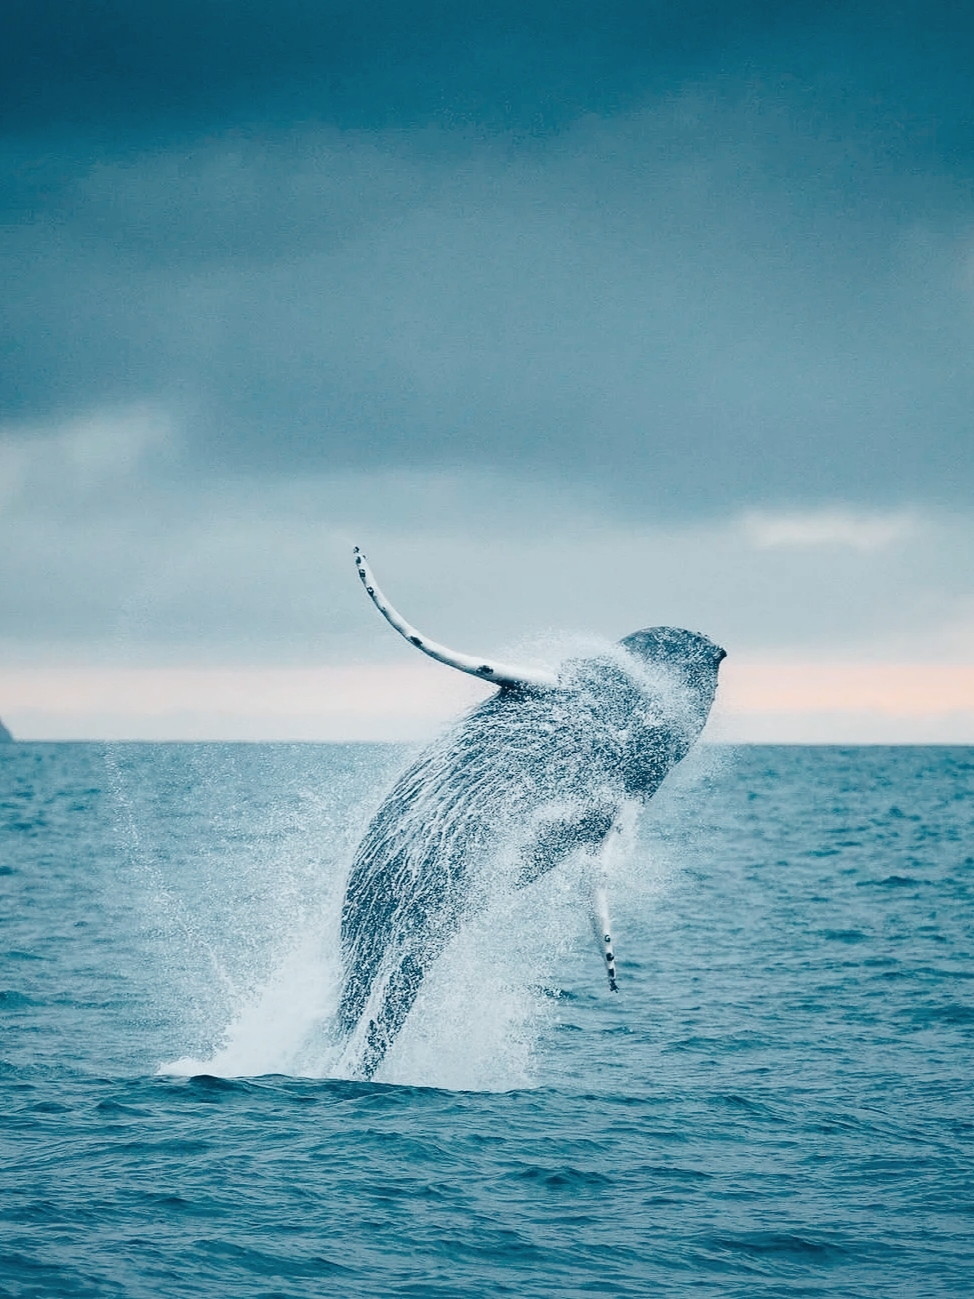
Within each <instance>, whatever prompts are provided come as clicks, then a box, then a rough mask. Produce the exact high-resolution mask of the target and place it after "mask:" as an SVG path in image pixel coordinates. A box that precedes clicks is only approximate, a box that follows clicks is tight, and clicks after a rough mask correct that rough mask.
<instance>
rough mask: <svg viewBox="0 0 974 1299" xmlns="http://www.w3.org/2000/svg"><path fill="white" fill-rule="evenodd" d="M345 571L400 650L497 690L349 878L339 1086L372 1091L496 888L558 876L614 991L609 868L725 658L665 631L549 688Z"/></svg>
mask: <svg viewBox="0 0 974 1299" xmlns="http://www.w3.org/2000/svg"><path fill="white" fill-rule="evenodd" d="M354 559H355V565H356V568H357V570H358V575H359V577H360V579H361V581H362V584H363V586H364V587H365V590H366V593H367V594H368V596H369V598H370V599H371V601H372V603H373V604H374V605H375V607H376V609H377V610H378V611H379V613H380V614H382V616H383V617H384V618H385V619H386V621H387V622H388V623H389V624H390V625H391V626H392V627H393V628H395V630H396V631H397V632H398V633H399V634H400V635H401V636H402V637H404V638H405V639H406V640H407V641H408V642H409V643H410V644H411V645H412V646H413V647H414V648H416V649H417V650H419V651H421V652H422V653H424V654H426V655H428V656H429V657H430V658H432V659H434V660H436V661H437V662H440V663H442V664H444V665H445V666H447V667H451V668H454V669H456V670H458V671H461V672H465V673H468V674H470V675H472V676H475V677H479V678H480V679H481V680H483V681H485V682H490V683H492V684H493V685H494V686H495V687H496V689H495V690H494V692H493V693H492V694H491V695H490V696H489V697H488V698H487V699H485V700H484V701H483V702H481V703H480V704H478V705H476V706H475V707H474V708H472V709H471V710H470V711H469V712H468V713H467V714H466V715H465V716H464V717H462V718H461V719H460V720H459V721H457V722H456V723H455V724H454V725H453V726H451V727H449V728H448V729H447V730H446V731H445V732H444V733H443V734H442V735H440V736H439V737H438V738H437V739H436V740H434V741H433V743H432V744H430V745H429V747H427V748H426V749H425V750H423V751H422V752H421V753H420V754H419V756H418V757H416V759H415V760H414V761H413V762H412V763H411V764H410V765H409V766H408V767H407V769H406V770H405V771H404V772H403V773H402V774H401V775H400V776H399V777H398V779H397V780H396V781H395V783H394V785H393V787H392V788H391V789H390V791H389V793H388V794H387V795H386V797H385V798H384V800H383V801H382V803H381V804H380V806H379V807H378V809H377V811H376V812H375V814H374V816H373V817H372V819H371V821H370V822H369V824H368V826H367V827H366V829H365V832H364V834H363V836H362V838H361V841H360V843H359V845H358V848H357V850H356V852H355V854H354V858H353V860H352V864H351V869H350V872H349V875H348V879H347V883H346V887H345V893H344V899H343V903H342V912H341V956H342V969H343V974H342V986H341V992H340V998H339V1004H338V1012H337V1029H338V1035H339V1040H340V1043H341V1045H342V1051H343V1054H342V1059H343V1061H344V1071H345V1072H346V1074H347V1075H348V1076H350V1077H355V1078H360V1079H366V1080H368V1079H371V1078H373V1076H374V1075H375V1073H376V1071H377V1070H378V1069H379V1067H380V1066H381V1064H382V1062H383V1060H384V1059H385V1056H386V1054H387V1052H388V1051H389V1048H390V1047H391V1046H392V1044H393V1042H394V1041H395V1040H396V1038H397V1036H398V1035H399V1033H400V1032H401V1030H402V1028H403V1025H404V1024H405V1022H406V1020H407V1018H408V1016H409V1014H410V1011H411V1010H412V1008H413V1006H414V1004H415V1002H416V999H417V996H418V995H419V992H420V989H421V987H422V983H423V979H424V977H425V976H426V974H427V973H428V971H429V970H430V969H431V968H432V966H433V965H434V963H435V962H437V961H438V960H440V959H441V958H442V957H443V955H444V953H445V951H446V950H447V948H448V946H449V944H450V941H451V939H452V938H453V937H454V936H455V935H456V934H457V933H458V931H459V930H460V929H461V927H462V926H463V924H464V923H465V922H466V921H467V920H469V919H470V918H472V917H473V916H475V915H476V914H478V913H479V912H480V911H481V909H482V908H483V907H485V906H486V905H487V904H488V901H489V899H490V897H491V896H496V890H497V888H498V886H499V884H500V886H501V887H507V888H510V889H511V890H519V889H525V888H530V887H531V885H533V884H535V883H536V882H537V881H538V880H540V879H541V878H542V877H543V876H544V875H546V874H547V873H548V872H549V871H551V870H554V869H556V868H557V867H558V866H559V865H560V864H562V863H565V862H566V861H567V860H568V859H569V858H572V859H573V860H574V863H575V865H576V867H578V868H579V874H580V877H581V878H583V879H584V880H585V881H586V882H587V883H586V887H587V890H588V894H589V906H590V912H591V918H592V923H593V926H594V930H595V934H596V938H597V941H598V945H599V950H600V952H601V957H602V963H603V966H604V972H605V976H606V978H607V980H608V986H609V989H610V991H612V992H616V991H618V988H619V976H618V971H617V959H616V951H615V942H614V938H613V933H612V924H611V918H610V911H609V903H608V895H609V889H610V886H611V878H612V866H613V861H614V860H615V858H616V857H617V856H618V854H619V853H620V852H624V851H625V850H626V849H625V844H626V843H627V841H628V839H629V837H630V836H631V834H632V832H633V827H634V825H635V823H636V820H637V818H638V815H639V812H640V810H641V808H642V807H643V806H645V804H646V803H647V802H648V801H649V799H651V798H652V796H653V795H654V794H655V793H656V791H657V790H658V789H659V787H660V785H661V784H662V782H663V780H664V778H665V777H666V775H667V773H668V772H669V771H670V770H671V769H672V768H673V767H674V766H675V765H676V764H677V763H678V762H680V761H681V760H682V759H683V758H684V757H685V756H686V754H687V753H688V752H689V751H690V749H691V747H692V745H693V744H694V742H695V741H696V739H697V738H698V736H699V735H700V732H701V731H702V730H703V727H704V725H705V723H706V721H707V718H708V716H709V713H710V710H711V707H712V705H713V702H714V698H715V694H716V690H717V680H718V668H719V665H720V663H721V662H722V660H723V659H724V658H725V657H726V654H725V651H724V650H723V649H722V648H721V647H720V646H719V645H717V644H716V643H715V642H714V641H712V640H711V639H710V638H709V637H707V636H705V635H703V634H701V633H699V632H692V631H688V630H685V629H682V628H676V627H649V628H645V629H643V630H641V631H636V632H633V633H632V634H631V635H629V636H626V637H624V638H623V639H622V640H621V641H619V642H618V643H617V644H615V645H612V646H611V647H608V648H607V649H606V650H605V651H604V652H600V653H597V654H593V655H591V656H588V657H580V658H575V659H569V660H568V661H566V662H565V663H563V664H562V665H561V666H560V667H559V669H558V670H557V671H553V670H548V669H543V668H536V667H531V666H523V667H522V666H518V665H516V664H509V663H504V662H500V661H497V660H494V659H492V658H489V657H479V656H475V655H468V654H462V653H459V652H457V651H454V650H451V649H449V648H447V647H446V646H445V645H442V644H440V643H438V642H436V641H433V640H431V639H430V638H428V637H427V636H425V635H423V634H422V633H420V632H419V631H418V630H417V629H416V628H415V627H414V626H412V624H410V623H408V622H407V621H406V620H405V618H403V617H402V615H401V614H400V613H399V612H398V611H397V610H396V609H395V607H394V606H393V605H392V604H391V603H390V601H389V600H388V599H387V598H386V596H385V595H384V593H383V592H382V590H381V589H380V587H379V586H378V584H377V582H376V579H375V575H374V573H373V572H372V569H371V567H370V565H369V562H368V560H367V559H366V557H365V555H364V554H363V552H362V551H361V549H360V548H359V547H355V551H354ZM498 877H500V879H499V878H498Z"/></svg>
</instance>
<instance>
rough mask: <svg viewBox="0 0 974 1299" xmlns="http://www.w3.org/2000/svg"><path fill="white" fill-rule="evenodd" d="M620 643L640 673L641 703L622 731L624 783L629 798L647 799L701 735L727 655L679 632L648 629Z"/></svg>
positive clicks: (679, 629)
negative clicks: (641, 684)
mask: <svg viewBox="0 0 974 1299" xmlns="http://www.w3.org/2000/svg"><path fill="white" fill-rule="evenodd" d="M620 644H621V646H622V648H623V649H625V650H626V651H628V653H629V654H630V655H632V657H633V658H634V659H635V660H636V664H637V666H638V667H639V668H642V669H644V672H642V673H640V675H641V676H642V677H643V678H644V686H643V689H642V690H641V691H640V700H639V704H638V705H637V706H636V707H635V708H634V709H633V710H632V712H631V714H630V717H629V719H628V722H627V726H626V737H625V743H624V746H623V762H622V766H623V778H624V781H625V786H626V790H627V792H628V793H630V794H633V795H641V796H643V797H649V795H651V794H652V793H653V792H654V791H655V790H656V789H657V788H658V786H659V784H660V782H661V780H662V779H663V776H664V775H665V774H666V772H667V771H668V770H669V768H670V767H671V766H672V765H673V764H674V763H675V762H679V761H680V759H681V758H683V757H684V756H685V754H686V753H687V752H688V751H689V749H690V747H691V745H692V744H693V742H694V741H695V740H696V738H697V736H698V735H699V734H700V732H701V731H702V730H703V728H704V725H705V724H706V721H707V718H708V716H709V714H710V709H711V706H712V705H713V702H714V696H715V694H716V692H717V670H718V668H719V667H720V664H721V662H722V661H723V660H724V659H725V658H726V657H727V653H726V651H725V650H723V649H721V647H720V646H719V645H716V644H715V643H714V642H713V641H712V640H711V639H710V638H709V637H708V636H703V635H701V634H700V633H699V632H693V631H686V630H685V629H684V628H682V627H647V628H644V629H643V630H642V631H635V632H633V633H632V635H630V636H626V637H624V638H623V640H622V641H620Z"/></svg>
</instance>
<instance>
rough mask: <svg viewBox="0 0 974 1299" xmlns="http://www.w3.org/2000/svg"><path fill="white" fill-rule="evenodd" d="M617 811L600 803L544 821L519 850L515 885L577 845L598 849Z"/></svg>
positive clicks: (539, 872)
mask: <svg viewBox="0 0 974 1299" xmlns="http://www.w3.org/2000/svg"><path fill="white" fill-rule="evenodd" d="M617 812H618V809H617V808H616V807H614V806H612V805H611V804H603V805H602V806H599V807H593V808H591V809H590V810H588V811H586V812H582V813H579V815H578V816H574V817H559V818H558V820H555V821H546V822H544V823H543V824H542V826H541V827H540V829H539V830H538V832H537V833H536V834H535V836H534V837H533V839H532V840H531V842H530V843H529V844H528V846H527V847H526V848H525V850H524V852H523V854H522V866H521V871H520V874H519V875H518V877H517V887H518V888H524V887H526V885H528V884H533V883H534V881H535V880H537V879H540V878H541V876H542V875H546V874H547V873H548V871H550V870H551V869H552V867H554V866H557V865H558V863H559V862H560V861H563V860H564V859H565V858H566V857H567V856H568V855H569V853H572V852H574V851H575V850H576V849H577V848H583V849H585V850H586V851H588V852H595V851H597V850H599V849H601V848H602V847H603V845H604V843H605V840H606V837H607V836H608V835H609V834H610V833H611V832H612V829H613V825H614V823H615V819H616V815H617Z"/></svg>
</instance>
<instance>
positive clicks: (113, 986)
mask: <svg viewBox="0 0 974 1299" xmlns="http://www.w3.org/2000/svg"><path fill="white" fill-rule="evenodd" d="M408 756H409V754H408V751H406V750H404V749H402V748H399V747H395V746H380V745H344V746H343V745H261V744H255V745H218V744H210V745H202V744H200V745H177V744H40V743H28V744H15V745H4V746H0V815H2V824H3V830H2V838H0V893H2V899H3V901H2V907H0V923H2V951H0V1013H2V1025H3V1030H2V1032H3V1036H2V1045H0V1087H2V1094H0V1115H2V1170H3V1171H2V1178H0V1193H2V1198H0V1206H2V1224H0V1295H2V1296H18V1297H26V1296H31V1297H34V1296H37V1297H44V1299H48V1297H53V1299H59V1297H60V1296H84V1297H86V1299H87V1297H89V1296H90V1297H92V1299H93V1297H95V1296H124V1297H125V1299H141V1297H142V1296H165V1297H167V1299H179V1297H180V1296H184V1295H185V1296H191V1295H206V1296H213V1295H226V1296H233V1297H234V1299H257V1297H258V1296H260V1297H261V1299H272V1297H274V1299H276V1297H278V1296H281V1297H283V1296H288V1297H291V1296H294V1297H295V1299H298V1297H302V1296H385V1295H390V1296H416V1297H425V1296H430V1297H433V1296H437V1297H439V1296H442V1297H443V1299H446V1297H447V1296H470V1297H472V1299H480V1297H481V1296H483V1297H484V1299H486V1297H487V1296H518V1299H529V1297H534V1296H537V1297H538V1299H541V1297H544V1299H551V1297H552V1296H566V1297H567V1296H600V1297H601V1296H607V1297H619V1296H633V1297H635V1296H639V1297H644V1296H694V1297H697V1296H699V1297H700V1299H705V1297H708V1299H709V1297H710V1296H713V1297H714V1299H717V1297H720V1299H752V1297H759V1296H761V1297H763V1296H769V1297H770V1296H811V1295H828V1296H843V1297H844V1296H863V1297H866V1296H869V1297H874V1299H893V1297H894V1296H904V1299H906V1297H908V1299H922V1297H923V1296H935V1295H936V1296H951V1297H952V1299H956V1297H957V1296H965V1295H974V749H965V748H920V747H909V748H905V747H904V748H881V747H869V748H828V747H815V748H801V747H780V748H775V747H742V748H739V749H729V748H719V747H708V746H701V747H698V749H697V750H696V751H695V752H694V753H693V754H692V755H691V757H690V758H689V759H688V760H687V761H686V763H684V764H682V766H681V767H680V768H678V769H677V770H676V771H675V772H674V773H673V774H672V775H671V777H669V778H668V780H667V782H666V784H665V785H664V787H663V789H662V790H661V791H660V793H659V794H658V795H657V797H656V798H655V799H654V800H653V801H652V803H651V804H650V805H649V807H648V808H647V810H646V813H645V815H644V818H643V823H642V825H641V828H640V832H639V837H638V841H637V843H636V845H635V848H634V850H633V852H632V853H631V854H630V856H629V858H628V859H627V860H626V861H625V862H624V863H622V864H621V865H620V867H619V871H618V879H617V881H616V886H615V888H614V889H613V891H612V894H611V897H610V904H611V907H612V911H613V922H614V927H615V938H616V945H617V946H616V950H617V956H618V968H619V984H620V987H619V991H618V992H617V993H612V992H610V990H609V988H608V985H607V982H606V978H605V970H604V966H603V963H602V959H601V956H600V954H599V951H598V948H597V945H596V942H595V940H594V938H593V935H592V932H591V928H590V924H589V918H588V914H587V909H586V905H585V899H584V898H582V897H581V896H580V894H579V890H578V887H577V881H576V880H575V879H573V877H572V875H571V872H570V871H567V872H553V873H552V875H551V876H548V877H546V878H545V879H544V880H542V881H540V882H539V883H538V884H537V885H535V886H533V887H532V888H530V889H526V890H523V891H521V892H520V893H518V894H517V895H511V896H507V895H501V896H498V897H497V898H496V899H495V901H494V904H493V905H492V906H491V907H490V908H488V910H487V911H486V912H485V913H484V914H482V915H480V916H478V917H477V918H476V919H475V920H472V921H471V922H470V924H468V925H467V926H466V927H465V928H464V930H463V931H462V932H461V933H460V934H459V935H458V936H457V937H456V939H455V940H454V941H453V942H452V943H450V944H449V946H448V947H447V948H446V949H445V950H444V952H443V954H442V956H441V958H440V960H439V962H438V964H437V966H436V968H435V970H434V972H433V974H432V975H431V976H430V977H429V978H428V979H427V981H426V985H425V986H424V988H423V991H422V993H421V995H420V999H419V1001H418V1002H417V1004H416V1006H415V1008H414V1011H413V1013H412V1014H411V1016H410V1019H409V1020H408V1021H407V1025H406V1028H405V1030H404V1032H403V1034H402V1035H401V1037H400V1038H399V1039H398V1040H397V1042H396V1043H395V1046H394V1048H393V1050H392V1051H391V1052H390V1054H389V1056H388V1057H387V1059H386V1060H385V1062H384V1063H383V1066H382V1068H381V1070H380V1072H379V1074H378V1075H377V1077H376V1080H375V1081H374V1082H371V1083H364V1082H357V1081H353V1080H350V1079H348V1078H342V1077H340V1076H336V1073H337V1072H340V1070H338V1068H337V1065H336V1062H337V1060H338V1054H337V1051H336V1045H335V1042H334V1039H333V1034H332V1031H331V1018H332V1015H333V1012H334V1008H335V1002H336V997H337V988H338V979H339V976H340V962H339V956H338V917H339V909H340V903H341V895H342V886H343V880H344V876H345V873H346V871H347V869H348V866H349V864H350V860H351V855H352V853H353V851H354V847H355V844H356V842H357V838H358V836H359V835H360V833H361V831H362V829H363V827H364V825H365V824H366V822H367V820H368V818H369V816H370V814H371V812H372V811H373V810H374V809H375V807H376V806H377V804H378V802H379V800H380V799H381V797H382V795H383V793H384V792H385V790H386V789H387V788H388V786H389V784H390V782H391V780H392V779H393V777H394V776H395V774H396V773H397V771H398V770H400V769H401V767H402V765H403V764H404V763H405V761H406V760H407V758H408Z"/></svg>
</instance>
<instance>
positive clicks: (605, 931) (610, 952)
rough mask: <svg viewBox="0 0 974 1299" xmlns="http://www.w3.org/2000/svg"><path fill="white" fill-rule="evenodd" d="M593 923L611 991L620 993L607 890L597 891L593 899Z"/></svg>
mask: <svg viewBox="0 0 974 1299" xmlns="http://www.w3.org/2000/svg"><path fill="white" fill-rule="evenodd" d="M592 923H593V927H594V929H595V935H596V938H597V939H598V943H599V948H600V949H601V951H602V958H603V960H604V961H605V972H606V974H607V975H608V976H609V990H610V991H611V992H618V991H619V984H618V982H617V981H616V945H615V941H614V939H613V937H612V921H611V920H610V918H609V901H608V898H607V897H606V895H605V889H601V888H599V889H596V890H595V897H594V898H593V907H592Z"/></svg>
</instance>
